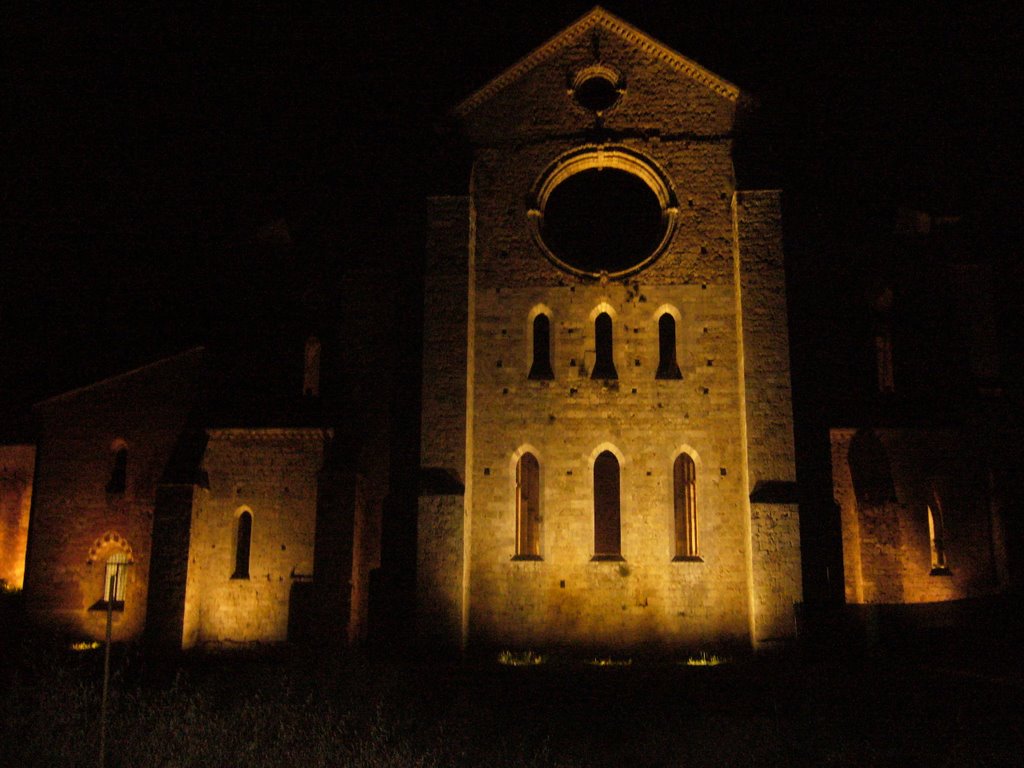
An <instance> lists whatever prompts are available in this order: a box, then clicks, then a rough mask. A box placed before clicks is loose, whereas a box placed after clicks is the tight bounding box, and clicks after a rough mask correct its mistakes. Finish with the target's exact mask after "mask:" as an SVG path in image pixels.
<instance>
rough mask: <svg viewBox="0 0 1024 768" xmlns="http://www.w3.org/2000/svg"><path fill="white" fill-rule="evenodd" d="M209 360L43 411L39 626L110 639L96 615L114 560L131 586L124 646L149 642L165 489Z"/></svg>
mask: <svg viewBox="0 0 1024 768" xmlns="http://www.w3.org/2000/svg"><path fill="white" fill-rule="evenodd" d="M203 359H204V357H203V353H202V351H201V350H193V351H191V352H187V353H184V354H182V355H178V356H176V357H173V358H169V359H167V360H164V361H161V362H159V363H155V364H153V365H150V366H146V367H145V368H141V369H139V370H137V371H134V372H131V373H127V374H124V375H122V376H118V377H116V378H113V379H109V380H107V381H104V382H100V383H98V384H95V385H93V386H91V387H88V388H85V389H82V390H77V391H74V392H71V393H68V394H66V395H61V396H59V397H56V398H52V399H50V400H47V401H44V402H43V403H41V404H39V405H38V406H36V413H37V416H38V418H39V420H40V433H39V441H38V446H37V451H38V461H37V475H36V478H35V484H34V491H33V497H32V512H31V520H30V527H29V539H28V553H27V558H26V572H25V604H26V606H27V610H28V615H29V617H30V619H31V620H33V621H34V622H35V623H37V624H39V625H41V626H44V627H46V628H48V629H50V630H53V631H60V632H66V633H70V634H74V635H78V636H85V637H92V638H100V637H102V636H103V633H104V630H105V614H104V612H103V611H101V610H95V609H97V608H99V607H101V605H102V604H103V600H104V592H105V583H104V582H105V576H106V574H107V561H108V560H111V559H115V560H117V559H121V560H124V561H125V563H126V565H125V566H124V568H123V573H124V575H125V578H126V581H125V582H124V583H125V588H124V594H123V596H118V597H119V598H120V599H118V600H116V601H115V602H116V603H121V604H122V605H118V606H117V608H118V610H117V611H116V612H115V615H114V626H113V631H114V637H115V639H118V640H127V639H136V638H138V637H140V635H141V633H142V629H143V626H144V624H145V621H146V606H147V591H148V589H147V587H148V579H149V564H150V553H151V534H152V526H153V513H154V506H155V503H156V495H157V489H158V488H159V486H160V483H161V480H162V478H163V477H164V474H165V471H166V469H167V466H168V463H169V461H170V459H171V456H172V455H173V453H174V450H175V447H176V445H177V444H178V441H179V437H180V435H181V434H182V433H183V431H184V430H185V428H186V424H187V422H188V419H189V416H190V413H191V411H192V409H193V407H194V405H195V402H196V400H197V398H198V392H199V382H200V378H201V374H202V370H203ZM121 451H124V454H122V455H123V456H124V459H123V465H122V466H121V467H120V468H119V466H118V464H119V462H121V461H122V459H119V454H120V452H121ZM91 609H92V610H91Z"/></svg>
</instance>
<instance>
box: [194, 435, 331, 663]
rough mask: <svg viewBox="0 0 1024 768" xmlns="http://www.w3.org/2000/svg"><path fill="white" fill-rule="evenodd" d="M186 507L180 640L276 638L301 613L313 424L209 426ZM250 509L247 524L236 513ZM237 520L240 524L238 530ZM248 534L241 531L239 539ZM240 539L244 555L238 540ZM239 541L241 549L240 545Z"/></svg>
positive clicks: (317, 445) (314, 473) (317, 454)
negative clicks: (197, 481) (200, 481)
mask: <svg viewBox="0 0 1024 768" xmlns="http://www.w3.org/2000/svg"><path fill="white" fill-rule="evenodd" d="M209 437H210V439H209V443H208V444H207V447H206V454H205V456H204V459H203V470H204V471H205V473H206V476H207V477H208V478H209V483H208V487H207V488H201V489H198V490H197V491H196V494H195V499H194V503H193V508H192V522H191V540H190V550H189V561H188V562H189V569H188V581H187V585H186V592H185V606H184V616H185V621H184V628H183V645H184V647H186V648H188V647H191V646H195V645H205V646H210V645H213V646H217V645H230V644H233V643H253V642H267V643H272V642H282V641H284V640H287V639H288V638H289V636H290V632H289V628H290V627H292V629H293V631H292V634H294V628H295V627H296V625H297V624H301V623H302V622H303V621H304V620H308V619H307V617H304V616H301V615H298V614H297V613H296V608H297V607H298V609H299V612H300V613H301V610H302V608H303V607H305V605H306V602H307V601H305V600H303V595H302V593H303V591H304V590H307V589H309V586H308V585H311V582H312V579H313V543H314V533H315V530H316V513H317V488H318V474H319V472H320V469H321V467H322V466H323V460H324V448H325V443H326V441H327V439H328V435H327V434H325V432H324V431H323V430H320V429H216V430H209ZM243 515H248V516H249V520H250V521H251V524H249V525H248V531H246V527H247V524H245V523H242V521H241V520H242V516H243ZM240 528H241V531H240ZM246 538H247V539H248V540H247V541H245V539H246ZM246 545H247V548H248V556H247V557H246V556H245V555H246V553H245V548H246ZM239 547H242V548H243V549H242V552H241V553H240V552H239Z"/></svg>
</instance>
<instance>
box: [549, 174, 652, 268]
mask: <svg viewBox="0 0 1024 768" xmlns="http://www.w3.org/2000/svg"><path fill="white" fill-rule="evenodd" d="M667 226H668V222H667V221H666V217H665V216H664V215H663V213H662V206H661V202H660V201H659V199H658V196H657V195H656V194H655V193H654V191H653V190H652V189H651V188H650V186H648V184H647V183H646V182H645V181H644V180H643V179H641V178H639V177H638V176H636V175H634V174H632V173H629V172H628V171H624V170H621V169H618V168H607V167H606V168H588V169H585V170H582V171H579V172H578V173H574V174H572V175H571V176H569V177H568V178H566V179H564V180H563V181H562V182H560V183H559V184H558V185H557V186H556V187H555V188H554V189H552V190H551V192H550V194H549V195H548V198H547V201H546V203H545V205H544V210H543V219H542V222H541V226H540V236H541V239H542V240H543V241H544V244H545V245H546V246H547V247H548V249H549V250H550V251H551V253H552V254H553V255H554V256H555V257H556V258H557V259H559V260H560V261H562V262H564V263H565V264H566V265H568V266H569V267H571V268H573V269H576V270H579V271H581V272H585V273H590V274H599V273H601V272H607V273H609V274H615V273H619V272H624V271H626V270H628V269H630V268H631V267H635V266H637V265H639V264H641V263H642V262H644V261H645V260H647V259H648V258H650V257H651V256H652V255H653V254H654V252H655V250H656V249H657V248H658V246H659V245H660V244H661V243H662V241H663V240H664V238H665V233H666V229H667Z"/></svg>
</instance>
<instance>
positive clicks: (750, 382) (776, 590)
mask: <svg viewBox="0 0 1024 768" xmlns="http://www.w3.org/2000/svg"><path fill="white" fill-rule="evenodd" d="M733 217H734V227H735V238H736V261H735V270H736V272H735V280H736V303H737V314H738V316H739V319H740V323H741V326H742V344H741V347H740V354H741V359H742V366H743V371H742V376H743V383H742V386H743V392H744V394H743V410H744V413H743V418H744V419H745V429H746V433H745V437H746V446H747V447H746V451H747V456H746V462H747V490H748V493H751V494H755V495H757V493H758V490H759V489H762V488H764V487H765V486H766V485H769V484H770V485H774V486H776V487H779V486H781V487H782V488H785V489H788V493H784V494H783V498H781V499H778V500H777V501H778V502H781V501H787V502H790V503H774V504H767V503H752V504H751V509H750V518H751V537H752V567H753V587H754V598H753V600H754V633H755V639H756V640H757V641H758V642H764V641H769V640H777V639H779V638H786V637H791V636H792V635H793V633H794V631H795V630H794V626H795V625H794V617H793V610H794V609H793V606H794V604H795V603H798V602H800V601H801V600H802V599H803V583H802V577H801V556H800V524H799V512H798V508H797V505H796V503H795V502H796V498H795V483H796V457H795V449H794V443H793V399H792V387H791V384H790V374H789V332H788V327H789V326H788V319H787V312H786V279H785V271H784V268H783V256H782V210H781V207H780V200H779V193H778V192H777V191H774V190H759V191H743V192H737V193H736V195H735V197H734V198H733ZM787 496H788V498H786V497H787Z"/></svg>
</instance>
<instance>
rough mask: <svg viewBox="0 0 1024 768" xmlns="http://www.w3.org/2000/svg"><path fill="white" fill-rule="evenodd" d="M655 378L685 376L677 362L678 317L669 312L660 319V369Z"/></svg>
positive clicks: (679, 377) (678, 377)
mask: <svg viewBox="0 0 1024 768" xmlns="http://www.w3.org/2000/svg"><path fill="white" fill-rule="evenodd" d="M654 378H656V379H681V378H683V374H682V373H680V371H679V364H678V363H676V319H675V318H674V317H672V315H670V314H669V313H668V312H666V313H665V314H663V315H662V316H661V318H660V319H659V320H658V371H657V373H655V374H654Z"/></svg>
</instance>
